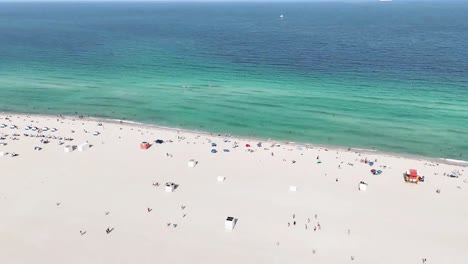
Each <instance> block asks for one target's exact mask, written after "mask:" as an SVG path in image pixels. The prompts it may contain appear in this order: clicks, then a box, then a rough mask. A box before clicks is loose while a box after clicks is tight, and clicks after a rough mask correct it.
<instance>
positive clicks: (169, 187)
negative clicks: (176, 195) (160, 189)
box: [164, 182, 175, 192]
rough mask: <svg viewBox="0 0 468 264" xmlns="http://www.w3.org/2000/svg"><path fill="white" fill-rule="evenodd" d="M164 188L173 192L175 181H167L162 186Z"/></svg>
mask: <svg viewBox="0 0 468 264" xmlns="http://www.w3.org/2000/svg"><path fill="white" fill-rule="evenodd" d="M164 190H165V191H166V192H174V190H175V183H173V182H167V183H166V185H165V186H164Z"/></svg>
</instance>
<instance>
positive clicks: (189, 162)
mask: <svg viewBox="0 0 468 264" xmlns="http://www.w3.org/2000/svg"><path fill="white" fill-rule="evenodd" d="M197 164H198V161H196V160H194V159H190V160H189V161H188V166H189V167H190V168H194V167H195V166H197Z"/></svg>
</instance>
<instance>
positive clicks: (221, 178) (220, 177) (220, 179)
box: [216, 176, 226, 182]
mask: <svg viewBox="0 0 468 264" xmlns="http://www.w3.org/2000/svg"><path fill="white" fill-rule="evenodd" d="M216 180H217V181H218V182H223V181H225V180H226V177H224V176H218V177H217V178H216Z"/></svg>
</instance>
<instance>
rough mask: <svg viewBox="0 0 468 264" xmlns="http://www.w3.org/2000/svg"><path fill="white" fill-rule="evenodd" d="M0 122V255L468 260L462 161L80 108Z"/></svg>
mask: <svg viewBox="0 0 468 264" xmlns="http://www.w3.org/2000/svg"><path fill="white" fill-rule="evenodd" d="M0 124H5V125H4V126H1V127H0V137H1V138H2V139H1V140H0V143H6V144H0V152H1V154H2V155H1V156H0V168H1V171H0V208H1V220H0V263H5V264H7V263H8V264H19V263H48V264H55V263H57V264H59V263H60V264H62V263H69V264H74V263H87V264H89V263H112V264H115V263H138V264H144V263H268V264H269V263H324V264H328V263H330V264H331V263H362V264H364V263H366V264H375V263H389V264H390V263H392V264H394V263H399V264H406V263H408V264H410V263H423V259H427V261H426V263H437V264H465V263H468V206H466V202H467V201H468V177H467V176H468V172H466V171H465V170H466V168H465V167H462V166H457V165H451V164H442V163H439V164H437V163H434V161H429V160H423V159H412V158H401V157H392V156H389V155H384V154H377V153H375V154H360V153H357V152H355V151H353V150H332V149H328V150H327V149H325V148H323V147H305V146H296V145H288V144H284V143H281V142H269V141H264V142H262V144H261V146H259V145H257V144H258V143H259V142H258V140H255V141H254V140H247V139H238V138H233V137H224V136H218V135H207V134H200V133H194V132H187V131H177V130H171V129H162V128H152V127H144V126H138V125H130V124H119V123H118V122H117V123H109V122H104V123H100V122H99V121H97V120H90V119H79V118H72V117H64V118H61V117H53V116H27V115H10V114H1V115H0ZM15 126H16V127H15ZM34 127H37V129H36V128H34ZM95 132H98V133H95ZM15 134H16V135H15ZM66 139H68V140H66ZM71 139H73V140H71ZM157 139H161V140H162V141H163V142H162V143H161V144H157V143H156V142H155V140H157ZM41 140H42V142H41ZM47 141H49V142H47ZM86 142H88V144H89V145H90V146H91V147H90V148H89V149H86V148H85V149H83V151H80V150H79V149H78V148H75V149H70V150H71V152H65V151H64V148H65V146H67V145H70V146H73V145H74V146H79V145H81V144H82V143H86ZM142 142H149V143H150V144H151V146H150V148H149V149H146V150H144V149H141V148H140V144H141V143H142ZM60 143H63V144H60ZM212 143H215V144H216V146H214V147H213V146H212ZM234 144H237V145H238V147H233V146H234ZM246 144H250V147H247V146H246ZM35 147H39V148H37V150H35ZM85 147H86V146H85ZM39 149H40V150H39ZM212 149H215V150H216V151H217V153H212ZM224 149H226V150H228V151H229V152H225V151H224ZM12 153H16V154H17V156H14V157H12V155H11V154H12ZM190 159H195V160H196V161H198V163H197V164H196V166H195V167H189V166H188V161H189V160H190ZM362 160H367V161H371V162H374V164H373V166H370V165H369V162H367V163H365V162H362ZM371 169H375V170H381V171H382V173H381V174H378V175H374V174H372V173H371ZM408 169H417V170H418V171H419V174H420V175H422V176H425V180H424V182H419V183H418V184H413V183H407V182H405V181H404V177H403V174H404V173H405V171H407V170H408ZM453 172H455V173H457V175H458V177H449V176H448V175H450V174H452V173H453ZM222 179H224V181H222ZM361 181H363V182H365V183H367V189H366V190H359V189H358V185H359V183H360V182H361ZM167 182H172V183H175V184H176V187H177V188H176V189H175V190H174V192H166V191H165V184H166V183H167ZM294 186H295V188H296V190H295V191H293V189H294ZM437 190H438V191H437ZM229 216H231V217H234V218H236V219H237V223H236V225H235V226H234V228H233V230H226V229H225V220H226V218H227V217H229ZM106 230H107V231H106Z"/></svg>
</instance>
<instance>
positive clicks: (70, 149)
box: [63, 145, 74, 153]
mask: <svg viewBox="0 0 468 264" xmlns="http://www.w3.org/2000/svg"><path fill="white" fill-rule="evenodd" d="M73 149H74V148H73V146H72V145H66V146H65V147H64V148H63V151H64V152H66V153H69V152H73Z"/></svg>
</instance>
